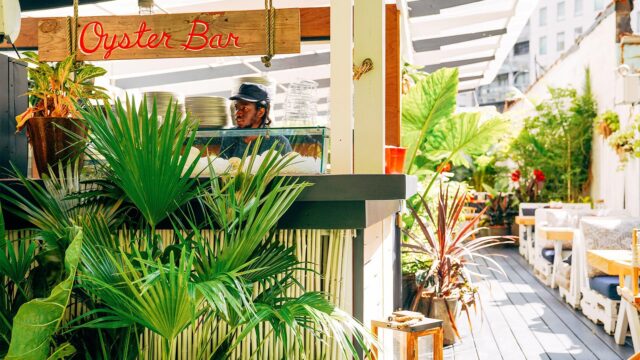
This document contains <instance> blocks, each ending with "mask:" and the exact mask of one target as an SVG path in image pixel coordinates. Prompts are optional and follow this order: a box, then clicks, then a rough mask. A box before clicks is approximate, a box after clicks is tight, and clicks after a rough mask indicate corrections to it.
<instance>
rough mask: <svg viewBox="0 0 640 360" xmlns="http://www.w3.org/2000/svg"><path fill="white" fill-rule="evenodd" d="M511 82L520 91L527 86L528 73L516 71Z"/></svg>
mask: <svg viewBox="0 0 640 360" xmlns="http://www.w3.org/2000/svg"><path fill="white" fill-rule="evenodd" d="M513 83H514V85H515V87H517V88H518V89H520V90H521V91H522V90H524V89H525V88H526V87H527V86H529V73H528V72H521V73H516V76H515V79H514V82H513Z"/></svg>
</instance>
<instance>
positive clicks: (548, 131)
mask: <svg viewBox="0 0 640 360" xmlns="http://www.w3.org/2000/svg"><path fill="white" fill-rule="evenodd" d="M585 78H586V81H585V86H584V90H583V93H582V94H581V95H578V94H577V92H576V91H575V90H573V89H558V88H550V89H549V92H550V95H551V96H550V98H549V99H548V100H545V101H543V102H542V103H540V104H539V105H538V106H537V107H536V109H537V115H536V116H534V117H531V118H528V119H526V120H525V124H524V127H523V129H522V130H521V132H520V134H519V135H518V136H517V137H516V139H515V140H514V142H513V144H512V146H511V152H512V154H513V158H514V160H515V161H516V162H517V163H518V165H519V166H520V169H521V171H522V173H523V174H530V173H532V171H533V170H534V169H539V170H542V172H543V173H544V174H545V175H546V181H545V185H544V189H543V190H542V192H541V194H540V201H548V200H552V199H562V200H564V201H568V202H572V201H577V200H578V198H580V197H581V196H584V195H586V194H587V192H588V190H589V185H590V172H591V141H592V138H593V127H592V124H593V121H594V119H595V117H596V104H595V100H594V99H593V94H592V93H591V83H590V78H589V72H588V71H587V72H586V76H585Z"/></svg>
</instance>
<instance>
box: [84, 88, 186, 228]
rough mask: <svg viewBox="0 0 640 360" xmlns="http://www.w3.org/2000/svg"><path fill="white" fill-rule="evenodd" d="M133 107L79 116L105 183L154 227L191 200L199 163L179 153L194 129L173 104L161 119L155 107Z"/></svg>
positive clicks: (96, 110)
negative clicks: (104, 166)
mask: <svg viewBox="0 0 640 360" xmlns="http://www.w3.org/2000/svg"><path fill="white" fill-rule="evenodd" d="M134 102H135V100H134V99H133V98H131V99H130V100H129V99H127V102H126V105H123V104H122V102H120V101H117V102H116V104H115V110H112V109H111V106H110V104H108V103H106V102H105V103H104V107H105V108H106V111H103V110H102V108H100V107H97V106H95V107H89V108H87V109H85V110H83V111H82V115H83V117H84V119H85V121H86V123H87V128H88V136H89V138H90V140H91V141H92V143H93V146H94V147H95V150H96V151H97V152H98V153H100V155H102V156H103V157H104V159H105V161H106V163H107V165H108V168H109V171H110V175H111V178H110V180H111V181H113V183H115V184H116V185H117V187H118V188H120V189H121V190H122V192H124V193H125V194H126V195H127V197H128V199H129V200H130V201H131V202H132V203H133V204H134V205H135V206H136V207H137V208H138V209H139V210H140V212H141V213H142V215H143V216H144V218H145V219H146V220H147V221H148V222H149V223H150V224H151V225H152V226H155V225H157V224H158V223H159V222H160V221H161V220H163V219H164V218H166V217H167V216H169V215H170V214H171V213H173V212H174V211H175V210H176V209H178V208H179V207H180V205H182V204H184V203H186V202H188V201H189V200H190V199H192V198H193V197H194V196H195V195H196V187H197V181H196V179H195V178H191V177H190V175H191V173H193V171H194V169H195V167H196V165H197V162H198V159H194V160H189V159H188V157H187V156H183V155H182V150H183V148H184V149H186V151H187V152H188V151H189V149H190V148H191V146H192V145H193V144H194V141H195V136H196V133H195V130H196V128H197V124H196V123H195V122H194V121H193V120H191V119H190V118H189V117H188V116H187V117H186V118H185V119H184V120H183V119H182V115H181V114H180V112H179V110H178V106H177V103H173V104H171V105H169V106H168V107H167V108H166V109H160V110H162V111H165V112H164V115H162V114H160V113H159V112H158V109H157V108H156V105H155V102H154V105H153V107H152V108H151V109H147V105H146V103H147V102H146V101H142V103H141V105H140V107H139V108H136V107H135V106H133V105H132V104H133V103H134Z"/></svg>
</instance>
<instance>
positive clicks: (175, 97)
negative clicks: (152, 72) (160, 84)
mask: <svg viewBox="0 0 640 360" xmlns="http://www.w3.org/2000/svg"><path fill="white" fill-rule="evenodd" d="M143 95H144V96H145V97H146V100H147V109H149V111H151V109H152V108H153V100H154V99H155V101H156V108H157V109H158V114H159V115H160V116H164V114H165V113H166V112H167V108H168V107H169V104H173V105H175V102H176V101H177V102H178V106H180V113H182V114H184V103H183V102H182V97H181V96H180V95H179V94H176V93H172V92H167V91H149V92H145V93H144V94H143Z"/></svg>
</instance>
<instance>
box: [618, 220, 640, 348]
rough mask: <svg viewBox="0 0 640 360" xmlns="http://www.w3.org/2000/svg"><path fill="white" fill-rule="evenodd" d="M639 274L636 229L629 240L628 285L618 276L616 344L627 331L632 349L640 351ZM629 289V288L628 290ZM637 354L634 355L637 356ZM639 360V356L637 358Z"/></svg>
mask: <svg viewBox="0 0 640 360" xmlns="http://www.w3.org/2000/svg"><path fill="white" fill-rule="evenodd" d="M639 273H640V244H638V229H633V237H632V240H631V278H630V283H629V282H626V283H625V281H624V275H623V274H620V277H619V282H620V286H618V294H620V297H621V300H620V311H619V313H618V319H617V321H618V322H619V324H617V328H616V334H615V338H616V342H618V344H624V340H625V338H626V334H627V330H629V331H630V332H631V339H632V341H633V348H634V350H635V351H640V320H639V319H638V309H640V295H639V294H638V281H639V279H638V274H639ZM629 287H631V288H629ZM637 355H638V354H636V355H634V356H637ZM637 358H638V359H640V356H638V357H637Z"/></svg>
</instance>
